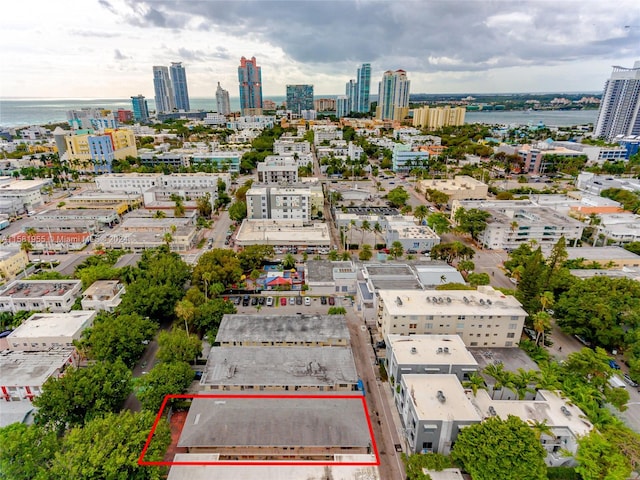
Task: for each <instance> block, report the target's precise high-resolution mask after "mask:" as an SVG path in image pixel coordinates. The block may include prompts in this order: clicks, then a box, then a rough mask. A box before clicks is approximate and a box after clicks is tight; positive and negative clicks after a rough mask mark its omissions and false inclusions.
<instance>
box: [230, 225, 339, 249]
mask: <svg viewBox="0 0 640 480" xmlns="http://www.w3.org/2000/svg"><path fill="white" fill-rule="evenodd" d="M247 245H271V246H276V247H278V246H282V247H292V246H295V247H298V248H312V247H313V248H316V247H324V248H328V247H329V246H330V245H331V235H330V232H329V226H328V225H327V224H326V223H312V224H305V223H303V221H302V220H289V221H287V222H285V221H284V220H277V221H276V220H248V219H244V220H243V221H242V224H241V225H240V228H239V229H238V233H237V234H236V246H238V247H240V248H242V247H246V246H247Z"/></svg>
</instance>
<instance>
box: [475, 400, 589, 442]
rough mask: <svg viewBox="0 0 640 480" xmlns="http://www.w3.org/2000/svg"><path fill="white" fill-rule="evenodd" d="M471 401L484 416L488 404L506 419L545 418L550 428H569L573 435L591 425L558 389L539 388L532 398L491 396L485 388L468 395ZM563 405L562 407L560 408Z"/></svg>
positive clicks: (527, 419) (534, 419) (585, 432)
mask: <svg viewBox="0 0 640 480" xmlns="http://www.w3.org/2000/svg"><path fill="white" fill-rule="evenodd" d="M469 398H470V399H471V402H472V403H473V405H474V406H475V407H476V408H477V410H478V413H479V414H480V415H482V417H483V418H486V417H489V416H491V413H489V407H493V409H494V410H495V413H496V415H497V416H499V417H500V418H502V419H506V418H507V417H508V416H509V415H515V416H516V417H519V418H520V419H522V420H523V421H525V422H527V421H529V420H531V421H532V422H544V421H545V420H546V423H547V425H548V426H549V427H551V428H552V429H554V428H568V429H570V430H571V432H573V434H574V435H580V436H582V435H586V434H588V433H589V432H590V431H591V430H592V429H593V425H592V424H591V422H589V420H587V417H586V415H585V414H584V413H583V412H582V410H580V408H578V407H577V406H576V405H574V404H573V403H572V402H571V400H569V399H568V398H567V399H565V398H563V397H561V396H560V392H552V391H550V390H540V391H539V392H538V395H537V396H536V399H535V400H518V401H514V400H493V399H492V398H491V397H490V396H489V394H488V393H487V392H486V391H484V390H478V393H477V394H476V396H475V397H474V396H473V395H469ZM563 407H564V410H563Z"/></svg>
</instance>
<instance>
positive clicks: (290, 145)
mask: <svg viewBox="0 0 640 480" xmlns="http://www.w3.org/2000/svg"><path fill="white" fill-rule="evenodd" d="M273 153H275V154H276V155H286V154H293V153H299V154H307V153H311V145H310V144H309V142H308V141H306V140H301V141H296V140H282V139H280V140H276V141H275V142H273Z"/></svg>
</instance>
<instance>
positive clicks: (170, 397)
mask: <svg viewBox="0 0 640 480" xmlns="http://www.w3.org/2000/svg"><path fill="white" fill-rule="evenodd" d="M194 398H219V399H227V398H235V399H247V398H250V399H292V398H297V399H320V400H327V399H334V400H335V399H346V400H359V401H360V402H362V408H363V410H364V414H365V418H366V419H367V427H368V428H369V437H370V438H371V448H372V451H373V453H374V456H375V461H374V462H314V461H291V462H287V461H272V462H267V461H262V462H254V461H219V462H164V461H163V462H150V461H145V460H144V457H145V455H146V454H147V450H148V449H149V445H150V444H151V440H153V435H154V433H155V431H156V428H157V426H158V423H159V422H160V420H161V419H162V416H163V413H164V410H165V407H166V405H167V402H169V401H170V400H174V399H182V400H190V399H191V400H192V399H194ZM138 465H140V466H143V467H151V466H153V467H171V466H174V465H184V466H189V465H212V466H214V465H220V466H238V467H240V466H244V467H246V466H268V467H270V466H320V467H323V466H345V467H377V466H379V465H380V455H379V453H378V447H377V445H376V439H375V437H374V435H373V426H372V424H371V417H370V416H369V410H368V408H367V402H366V401H365V397H364V395H330V394H327V395H255V394H246V395H243V394H200V395H166V396H165V397H164V400H163V402H162V405H161V406H160V410H159V411H158V414H157V415H156V419H155V421H154V422H153V427H152V428H151V431H150V432H149V436H148V437H147V441H146V443H145V444H144V448H143V449H142V452H141V453H140V457H139V458H138Z"/></svg>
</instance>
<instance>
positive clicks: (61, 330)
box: [7, 310, 96, 341]
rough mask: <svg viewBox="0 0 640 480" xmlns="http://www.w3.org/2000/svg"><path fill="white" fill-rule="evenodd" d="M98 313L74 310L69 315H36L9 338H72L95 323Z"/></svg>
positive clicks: (23, 323)
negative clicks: (94, 318) (94, 319)
mask: <svg viewBox="0 0 640 480" xmlns="http://www.w3.org/2000/svg"><path fill="white" fill-rule="evenodd" d="M95 316H96V312H94V311H88V310H72V311H71V312H68V313H34V314H33V315H31V316H30V317H29V318H28V319H27V320H25V321H24V322H22V324H21V325H20V326H19V327H18V328H16V329H15V330H14V331H13V332H12V333H11V334H10V335H9V336H8V337H7V338H8V339H9V341H11V338H41V337H72V336H74V335H75V334H76V333H77V332H78V331H81V330H84V329H85V328H86V327H87V326H89V325H90V324H91V322H92V321H93V317H95Z"/></svg>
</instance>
